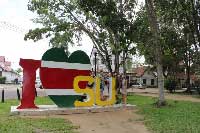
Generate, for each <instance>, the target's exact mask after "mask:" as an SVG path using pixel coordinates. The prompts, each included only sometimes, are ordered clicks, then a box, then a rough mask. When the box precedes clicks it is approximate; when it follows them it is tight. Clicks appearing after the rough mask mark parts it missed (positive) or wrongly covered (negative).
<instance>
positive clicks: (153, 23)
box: [145, 0, 165, 106]
mask: <svg viewBox="0 0 200 133" xmlns="http://www.w3.org/2000/svg"><path fill="white" fill-rule="evenodd" d="M145 5H146V10H147V16H148V20H149V24H150V28H151V32H152V34H153V44H154V46H153V47H154V48H155V55H156V57H155V58H156V67H157V75H158V88H159V100H158V103H157V104H158V106H163V105H165V98H164V77H163V66H162V47H161V45H160V35H159V33H160V31H159V26H158V22H157V21H158V20H157V15H156V11H155V7H154V3H153V0H145Z"/></svg>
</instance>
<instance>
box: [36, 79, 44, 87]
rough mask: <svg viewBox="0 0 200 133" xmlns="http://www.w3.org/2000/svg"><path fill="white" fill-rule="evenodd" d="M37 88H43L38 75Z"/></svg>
mask: <svg viewBox="0 0 200 133" xmlns="http://www.w3.org/2000/svg"><path fill="white" fill-rule="evenodd" d="M35 88H40V89H42V88H43V87H42V83H41V81H40V78H39V77H37V78H36V80H35Z"/></svg>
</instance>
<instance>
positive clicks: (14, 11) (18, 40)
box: [0, 0, 92, 69]
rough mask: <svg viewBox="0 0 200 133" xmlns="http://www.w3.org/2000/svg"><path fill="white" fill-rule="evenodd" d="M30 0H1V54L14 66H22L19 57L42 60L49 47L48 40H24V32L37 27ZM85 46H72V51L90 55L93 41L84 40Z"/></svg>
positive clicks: (14, 67) (15, 67)
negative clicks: (15, 27) (28, 7)
mask: <svg viewBox="0 0 200 133" xmlns="http://www.w3.org/2000/svg"><path fill="white" fill-rule="evenodd" d="M27 3H28V0H0V56H5V57H6V60H8V61H11V62H12V68H13V69H17V68H19V67H20V66H19V65H18V64H19V59H20V58H24V59H37V60H40V59H41V56H42V55H43V53H44V52H45V51H46V50H48V49H49V44H48V41H47V40H41V41H38V42H33V41H24V39H23V38H24V34H25V33H26V32H27V31H28V30H29V29H31V28H35V27H37V25H36V24H34V23H33V22H32V21H31V19H32V18H33V17H34V16H36V14H33V13H32V12H30V11H28V10H27ZM4 22H6V23H7V24H10V25H15V26H17V27H18V29H17V30H15V29H13V28H9V27H10V26H5V23H4ZM83 44H84V45H83V46H81V47H80V46H75V47H73V48H70V52H72V51H74V50H78V49H81V50H83V51H85V52H86V53H87V54H88V55H90V52H91V49H92V43H91V41H90V40H89V39H88V38H85V39H84V40H83Z"/></svg>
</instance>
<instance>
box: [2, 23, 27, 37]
mask: <svg viewBox="0 0 200 133" xmlns="http://www.w3.org/2000/svg"><path fill="white" fill-rule="evenodd" d="M0 29H8V30H11V31H14V32H18V33H23V34H24V33H26V32H27V30H25V29H23V28H21V27H19V26H16V25H14V24H11V23H9V22H7V21H0Z"/></svg>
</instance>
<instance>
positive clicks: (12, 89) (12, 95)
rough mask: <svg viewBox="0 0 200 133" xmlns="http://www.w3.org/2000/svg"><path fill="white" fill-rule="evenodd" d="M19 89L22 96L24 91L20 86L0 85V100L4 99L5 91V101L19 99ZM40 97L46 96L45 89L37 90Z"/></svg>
mask: <svg viewBox="0 0 200 133" xmlns="http://www.w3.org/2000/svg"><path fill="white" fill-rule="evenodd" d="M17 88H18V89H19V91H20V95H21V94H22V89H21V86H20V85H5V84H0V100H1V98H2V90H3V89H4V93H5V94H4V98H5V99H17ZM36 90H37V94H38V96H46V94H45V92H44V90H43V89H39V88H37V89H36Z"/></svg>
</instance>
